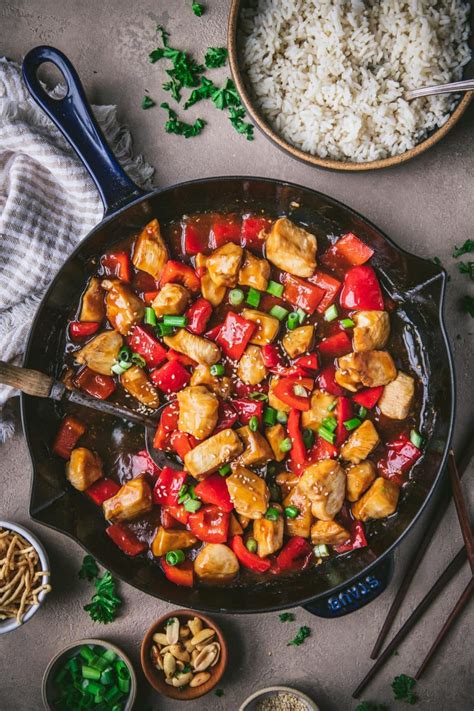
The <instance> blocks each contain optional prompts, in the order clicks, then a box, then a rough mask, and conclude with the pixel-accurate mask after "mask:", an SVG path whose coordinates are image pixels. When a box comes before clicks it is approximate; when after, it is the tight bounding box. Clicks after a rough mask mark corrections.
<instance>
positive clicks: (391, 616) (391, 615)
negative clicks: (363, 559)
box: [370, 434, 474, 659]
mask: <svg viewBox="0 0 474 711" xmlns="http://www.w3.org/2000/svg"><path fill="white" fill-rule="evenodd" d="M473 455H474V436H473V435H472V434H471V435H470V436H469V439H468V440H467V443H466V445H465V446H464V447H463V449H462V452H461V456H460V457H459V472H460V477H462V475H463V474H464V472H465V471H466V469H467V467H468V465H469V462H470V461H471V459H472V456H473ZM440 489H441V490H440V492H439V498H438V503H437V504H436V507H435V509H434V510H433V511H432V513H431V515H430V518H429V519H428V525H427V528H426V531H425V533H424V535H423V538H422V539H421V541H420V543H419V544H418V546H417V548H416V550H415V551H414V553H413V555H412V557H411V559H410V560H409V561H408V563H407V565H406V570H405V575H404V576H403V579H402V582H401V583H400V587H399V588H398V590H397V593H396V595H395V598H394V600H393V602H392V604H391V606H390V609H389V611H388V614H387V617H386V618H385V622H384V623H383V625H382V629H381V630H380V632H379V635H378V637H377V640H376V642H375V644H374V648H373V650H372V652H371V655H370V658H371V659H377V657H378V655H379V654H380V650H381V649H382V646H383V643H384V642H385V640H386V638H387V635H388V633H389V632H390V630H391V628H392V625H393V623H394V621H395V618H396V616H397V613H398V611H399V609H400V607H401V606H402V604H403V601H404V599H405V597H406V594H407V592H408V590H409V588H410V585H411V582H412V580H413V578H414V577H415V574H416V572H417V570H418V569H419V566H420V563H421V561H422V560H423V558H424V555H425V553H426V551H427V549H428V547H429V545H430V543H431V541H432V540H433V537H434V534H435V532H436V530H437V528H438V526H439V524H440V523H441V520H442V518H443V516H444V514H445V513H446V511H447V509H448V506H449V504H450V501H451V495H452V491H451V487H450V486H449V483H448V481H447V480H445V481H444V482H443V484H442V486H441V487H440Z"/></svg>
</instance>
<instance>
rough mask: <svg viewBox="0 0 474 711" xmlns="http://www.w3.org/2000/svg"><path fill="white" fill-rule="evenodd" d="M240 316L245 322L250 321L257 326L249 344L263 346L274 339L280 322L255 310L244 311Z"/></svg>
mask: <svg viewBox="0 0 474 711" xmlns="http://www.w3.org/2000/svg"><path fill="white" fill-rule="evenodd" d="M242 316H243V317H244V318H245V319H247V321H252V322H253V323H255V324H256V325H257V329H256V331H255V333H254V334H253V336H252V338H251V339H250V343H254V344H255V345H256V346H265V345H267V343H271V342H272V341H273V340H274V339H275V338H276V336H277V334H278V330H279V328H280V322H279V320H278V319H277V318H275V317H274V316H269V315H268V314H266V313H264V312H263V311H256V310H255V309H244V310H243V311H242Z"/></svg>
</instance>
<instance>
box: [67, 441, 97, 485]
mask: <svg viewBox="0 0 474 711" xmlns="http://www.w3.org/2000/svg"><path fill="white" fill-rule="evenodd" d="M102 476H103V474H102V462H101V460H100V457H99V455H98V454H96V453H95V452H92V451H91V450H90V449H86V447H77V448H76V449H73V450H72V452H71V458H70V460H69V462H68V463H67V464H66V478H67V479H68V480H69V482H70V483H71V484H72V486H73V487H74V488H75V489H77V490H78V491H85V490H86V489H87V488H88V487H89V486H90V485H91V484H93V483H94V482H95V481H97V479H100V478H101V477H102Z"/></svg>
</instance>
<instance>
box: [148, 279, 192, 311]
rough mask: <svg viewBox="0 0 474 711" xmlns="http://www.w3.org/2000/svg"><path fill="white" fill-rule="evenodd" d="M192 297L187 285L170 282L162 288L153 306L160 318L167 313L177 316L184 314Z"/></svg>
mask: <svg viewBox="0 0 474 711" xmlns="http://www.w3.org/2000/svg"><path fill="white" fill-rule="evenodd" d="M190 299H191V294H190V293H189V291H188V290H187V289H186V287H184V286H181V284H171V283H168V284H165V285H164V286H163V288H162V289H160V291H159V292H158V294H157V295H156V297H155V298H154V299H153V303H152V305H151V306H152V309H153V311H154V312H155V314H156V315H157V316H158V318H160V317H161V316H164V315H165V314H167V315H170V316H173V315H175V316H176V315H181V314H184V312H185V311H186V309H187V307H188V304H189V301H190Z"/></svg>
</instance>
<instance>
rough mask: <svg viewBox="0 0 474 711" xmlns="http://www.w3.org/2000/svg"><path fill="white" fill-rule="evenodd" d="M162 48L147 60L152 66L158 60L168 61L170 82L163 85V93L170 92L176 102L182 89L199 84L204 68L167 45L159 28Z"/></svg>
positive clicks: (167, 71)
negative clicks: (170, 67) (169, 64)
mask: <svg viewBox="0 0 474 711" xmlns="http://www.w3.org/2000/svg"><path fill="white" fill-rule="evenodd" d="M157 29H159V31H160V32H161V38H162V41H163V47H157V48H156V49H154V50H153V51H152V52H150V54H149V55H148V60H149V61H150V62H151V63H152V64H154V63H155V62H158V61H159V60H160V59H169V60H170V62H171V64H172V65H173V67H172V69H167V70H166V73H167V74H168V76H169V78H170V80H169V81H168V82H166V83H165V84H163V89H164V90H165V91H170V92H171V94H172V96H173V98H174V99H175V100H176V101H178V102H179V101H180V100H181V93H180V90H181V89H182V88H183V87H194V86H197V85H198V84H199V82H200V76H199V75H200V74H202V73H203V72H204V71H205V69H206V68H205V67H204V66H203V65H201V64H197V63H196V62H195V60H194V59H193V58H192V57H191V56H190V55H189V54H187V52H182V51H181V50H180V49H174V48H173V47H170V46H169V45H168V37H169V35H168V33H167V32H165V31H164V29H163V28H162V27H161V26H159V27H158V28H157Z"/></svg>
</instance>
